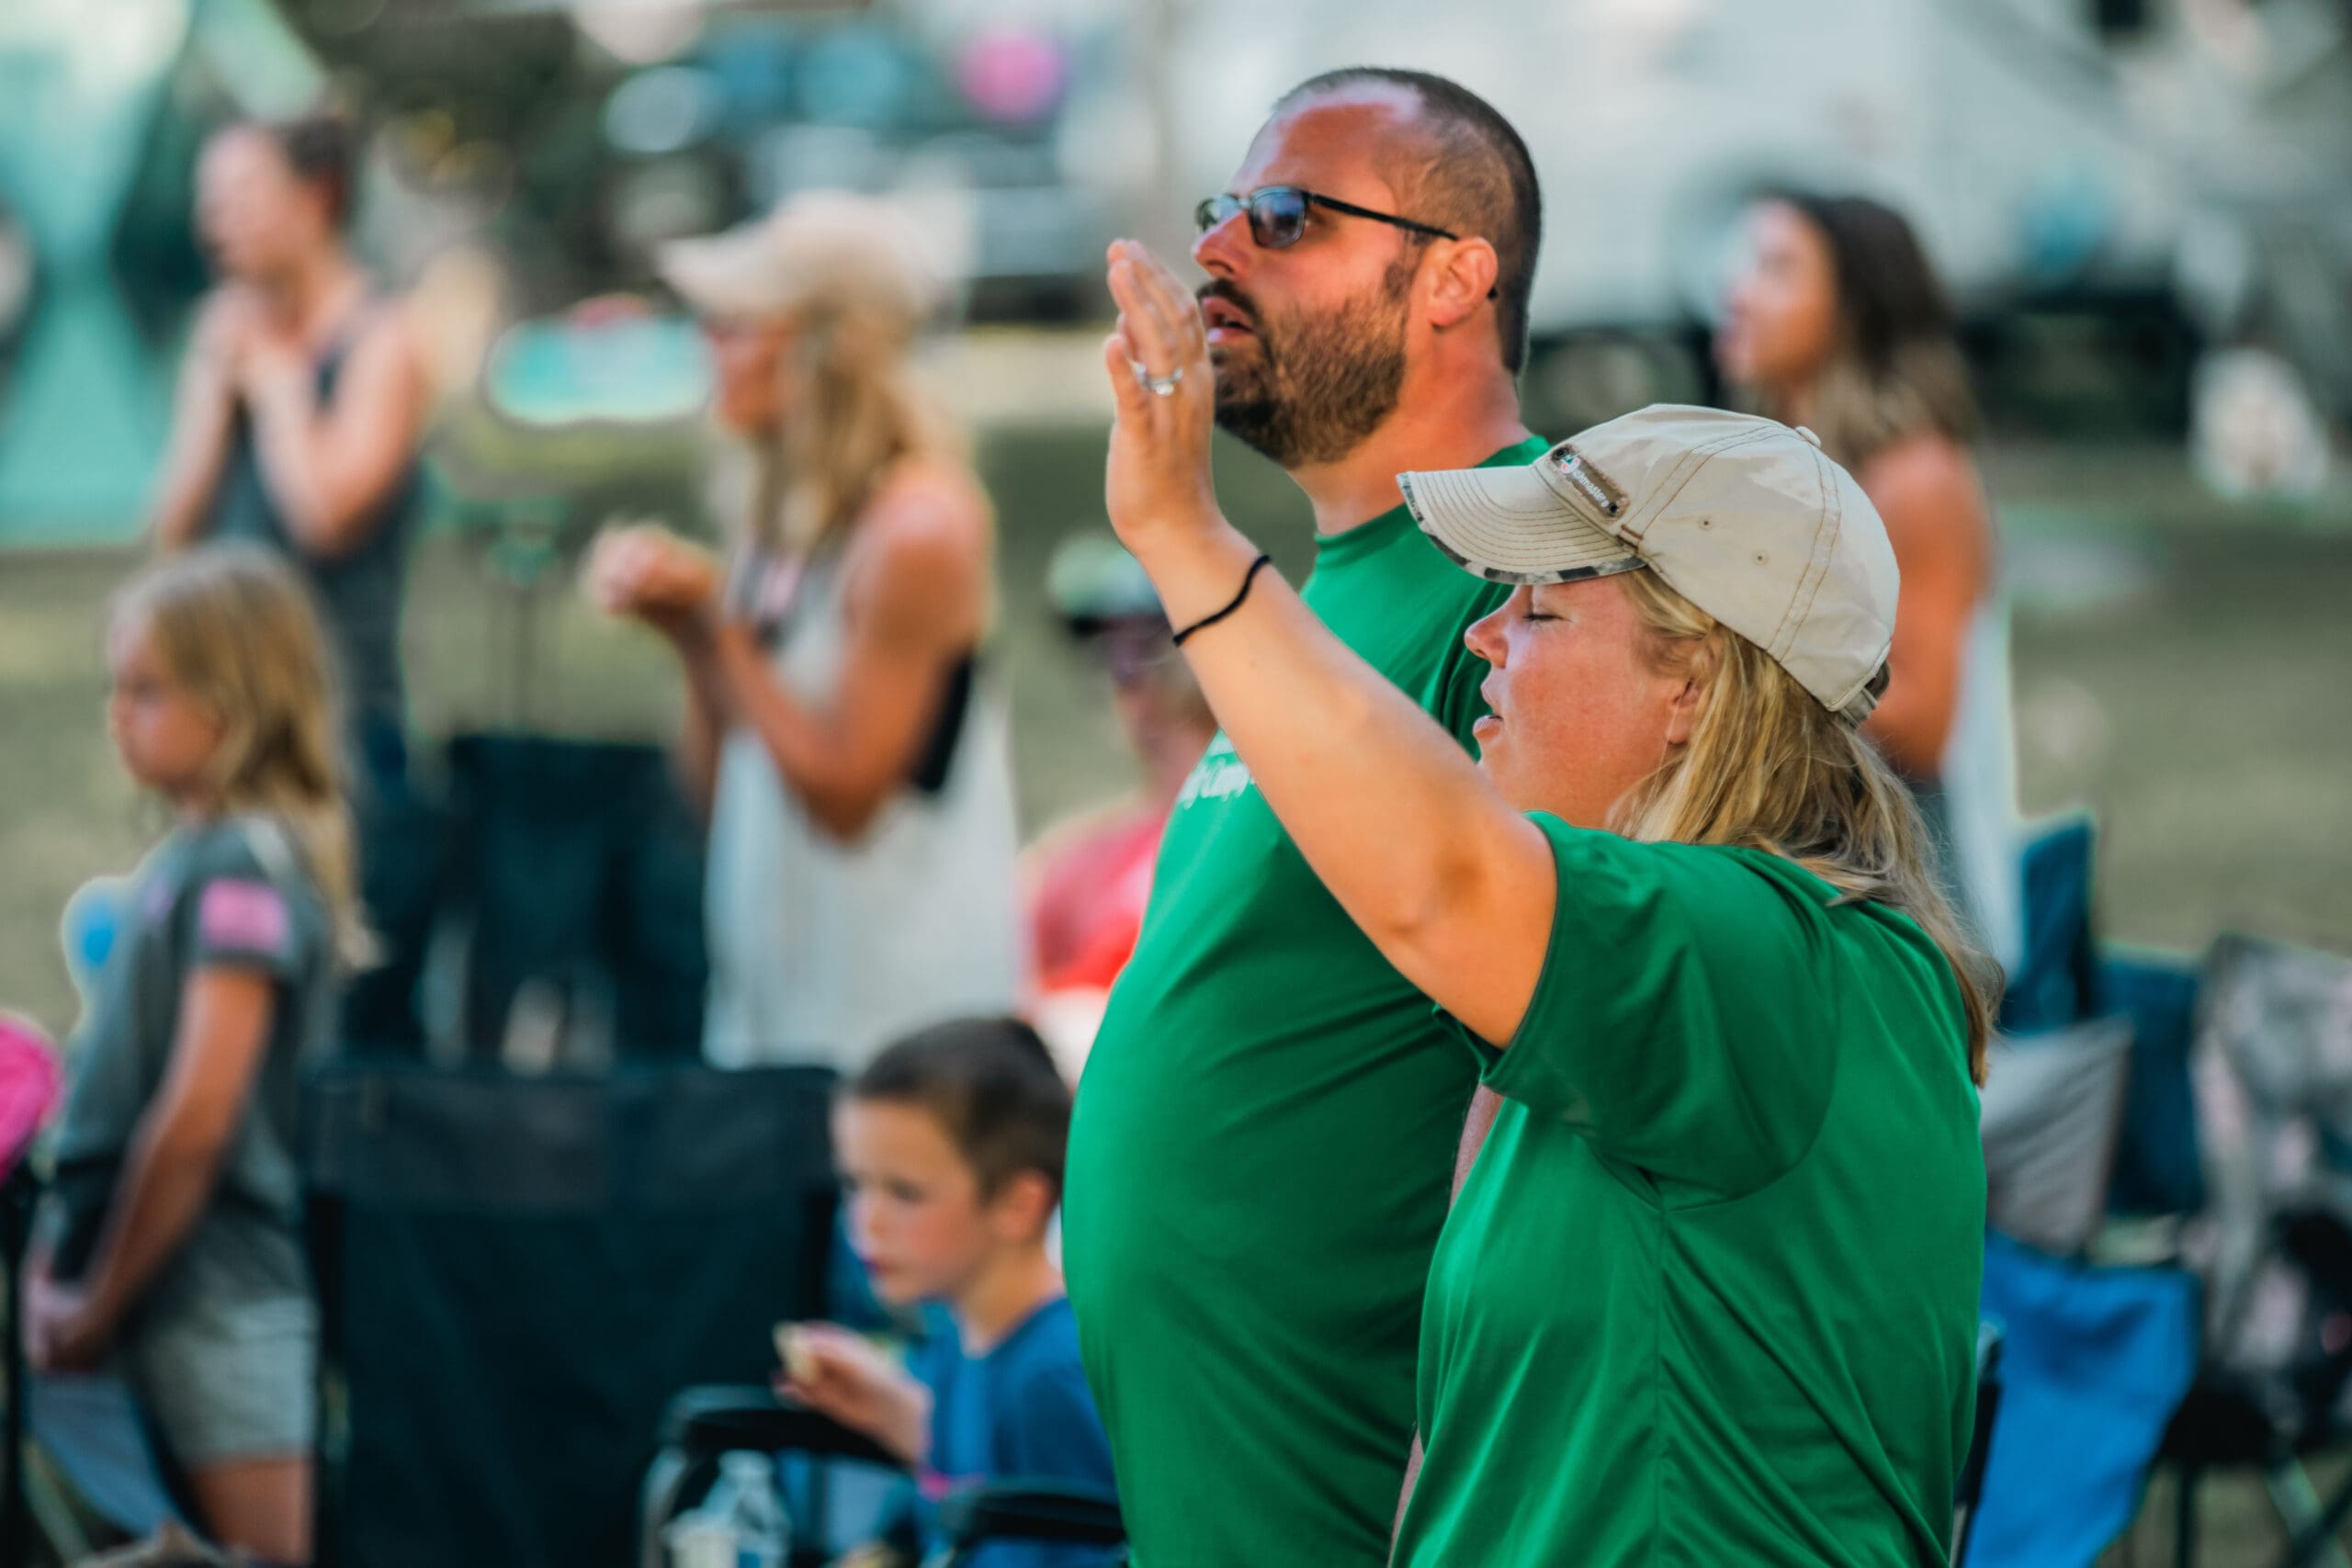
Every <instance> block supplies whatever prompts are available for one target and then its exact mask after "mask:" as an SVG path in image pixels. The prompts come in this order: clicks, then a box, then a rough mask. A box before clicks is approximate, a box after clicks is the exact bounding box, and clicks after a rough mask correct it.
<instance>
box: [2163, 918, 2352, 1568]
mask: <svg viewBox="0 0 2352 1568" xmlns="http://www.w3.org/2000/svg"><path fill="white" fill-rule="evenodd" d="M2195 1070H2196V1082H2197V1109H2198V1122H2199V1134H2200V1136H2201V1138H2202V1140H2203V1144H2204V1152H2205V1156H2206V1175H2207V1181H2208V1184H2209V1186H2210V1188H2211V1192H2212V1196H2213V1203H2212V1208H2211V1214H2210V1215H2209V1216H2208V1218H2207V1220H2206V1222H2205V1223H2204V1224H2203V1226H2202V1227H2201V1232H2202V1234H2201V1235H2196V1236H2194V1237H2192V1241H2191V1249H2192V1255H2193V1256H2194V1257H2196V1258H2197V1259H2198V1260H2199V1263H2200V1265H2201V1266H2202V1268H2203V1269H2204V1270H2205V1274H2206V1279H2207V1281H2208V1303H2207V1311H2206V1318H2205V1324H2206V1344H2207V1352H2206V1358H2205V1366H2204V1370H2203V1372H2202V1374H2201V1375H2200V1377H2199V1381H2198V1384H2197V1387H2196V1388H2195V1390H2194V1391H2193V1392H2192V1393H2191V1394H2190V1396H2189V1398H2188V1402H2187V1403H2186V1404H2184V1405H2183V1406H2182V1408H2181V1411H2180V1414H2179V1416H2178V1417H2177V1419H2176V1420H2175V1421H2174V1423H2173V1426H2172V1430H2171V1432H2170V1433H2169V1434H2168V1436H2167V1438H2166V1442H2165V1454H2166V1456H2167V1457H2168V1458H2170V1459H2172V1460H2173V1461H2175V1462H2176V1463H2177V1465H2178V1466H2179V1469H2180V1492H2179V1502H2178V1517H2177V1543H2178V1544H2177V1549H2176V1550H2177V1561H2178V1562H2180V1563H2181V1564H2182V1565H2183V1568H2188V1564H2191V1563H2193V1562H2195V1561H2196V1544H2197V1543H2196V1522H2197V1502H2198V1490H2199V1483H2201V1482H2202V1480H2203V1479H2204V1477H2205V1476H2206V1475H2207V1474H2208V1473H2210V1472H2212V1471H2214V1470H2218V1469H2225V1468H2227V1469H2241V1468H2243V1469H2253V1470H2256V1471H2258V1472H2260V1473H2261V1475H2262V1477H2263V1479H2264V1482H2265V1483H2266V1484H2267V1489H2268V1491H2269V1493H2270V1496H2271V1500H2272V1503H2273V1505H2274V1506H2276V1507H2277V1509H2278V1517H2279V1519H2280V1521H2281V1522H2282V1524H2283V1525H2284V1526H2285V1528H2286V1529H2287V1532H2288V1534H2289V1537H2290V1540H2289V1544H2288V1548H2287V1551H2286V1552H2285V1553H2284V1555H2283V1556H2282V1557H2281V1558H2280V1560H2279V1561H2280V1562H2281V1564H2282V1568H2301V1565H2303V1564H2308V1563H2313V1562H2323V1561H2329V1560H2333V1561H2335V1562H2342V1561H2344V1559H2343V1557H2342V1554H2341V1551H2340V1550H2339V1549H2338V1548H2337V1546H2336V1544H2335V1539H2334V1538H2335V1530H2336V1529H2338V1528H2339V1527H2340V1526H2341V1525H2342V1524H2343V1523H2344V1521H2345V1520H2346V1518H2347V1517H2352V1483H2346V1484H2345V1485H2344V1486H2341V1487H2339V1488H2338V1489H2337V1490H2336V1491H2335V1493H2334V1494H2333V1495H2330V1496H2328V1497H2326V1498H2325V1499H2324V1500H2323V1499H2322V1498H2321V1496H2320V1495H2319V1494H2318V1492H2317V1491H2316V1489H2315V1487H2314V1486H2313V1484H2312V1481H2311V1478H2310V1476H2309V1473H2308V1472H2307V1471H2306V1470H2305V1468H2304V1461H2305V1460H2306V1459H2307V1458H2309V1457H2310V1456H2311V1455H2312V1454H2314V1453H2317V1452H2319V1451H2321V1450H2326V1449H2330V1448H2334V1447H2336V1446H2338V1445H2339V1444H2340V1443H2342V1442H2343V1440H2344V1439H2345V1438H2346V1437H2347V1436H2352V1427H2347V1421H2346V1393H2347V1389H2352V962H2347V961H2346V960H2344V959H2341V958H2336V957H2332V956H2329V955H2327V954H2324V953H2307V952H2303V951H2301V950H2298V949H2295V948H2290V947H2287V946H2284V945H2281V944H2279V943H2275V942H2263V941H2260V940H2257V939H2256V938H2252V937H2245V936H2236V935H2225V936H2223V937H2222V938H2221V939H2220V940H2218V941H2216V942H2214V944H2213V947H2212V950H2211V953H2210V954H2209V955H2208V957H2207V960H2206V964H2205V970H2204V975H2203V977H2202V981H2201V991H2200V997H2199V1007H2198V1012H2197V1044H2196V1056H2195Z"/></svg>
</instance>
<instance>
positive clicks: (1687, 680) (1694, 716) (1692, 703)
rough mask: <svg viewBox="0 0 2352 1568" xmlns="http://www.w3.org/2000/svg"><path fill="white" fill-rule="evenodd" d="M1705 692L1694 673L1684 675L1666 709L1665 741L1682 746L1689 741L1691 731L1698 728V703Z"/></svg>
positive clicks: (1670, 744)
mask: <svg viewBox="0 0 2352 1568" xmlns="http://www.w3.org/2000/svg"><path fill="white" fill-rule="evenodd" d="M1705 696H1706V692H1705V689H1704V688H1703V687H1702V686H1701V685H1700V683H1699V679H1698V677H1697V676H1695V675H1686V676H1684V677H1683V678H1682V684H1681V685H1680V686H1679V687H1678V688H1677V689H1676V691H1675V694H1674V701H1673V704H1672V705H1671V706H1670V707H1668V709H1667V715H1666V743H1667V744H1668V746H1682V745H1687V744H1688V743H1689V742H1690V739H1691V732H1692V731H1694V730H1696V729H1697V728H1699V705H1700V704H1701V702H1702V701H1703V700H1704V698H1705Z"/></svg>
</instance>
